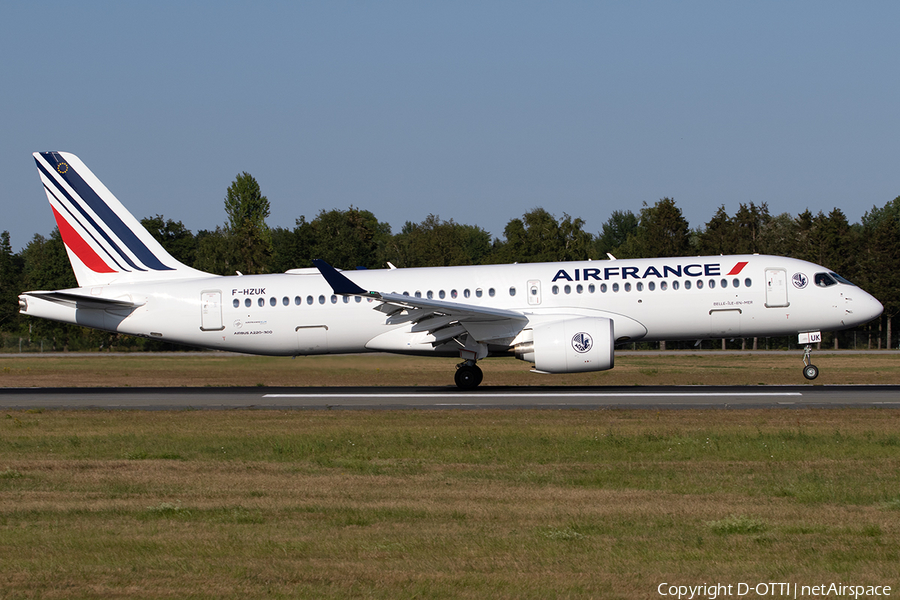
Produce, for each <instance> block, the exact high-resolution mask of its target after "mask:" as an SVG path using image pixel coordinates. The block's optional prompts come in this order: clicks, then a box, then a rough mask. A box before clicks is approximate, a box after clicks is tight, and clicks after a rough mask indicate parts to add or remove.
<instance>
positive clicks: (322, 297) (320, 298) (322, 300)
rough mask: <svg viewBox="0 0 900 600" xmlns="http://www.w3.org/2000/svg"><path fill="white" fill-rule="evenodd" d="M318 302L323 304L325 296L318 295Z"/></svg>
mask: <svg viewBox="0 0 900 600" xmlns="http://www.w3.org/2000/svg"><path fill="white" fill-rule="evenodd" d="M319 304H325V296H322V295H321V294H320V295H319Z"/></svg>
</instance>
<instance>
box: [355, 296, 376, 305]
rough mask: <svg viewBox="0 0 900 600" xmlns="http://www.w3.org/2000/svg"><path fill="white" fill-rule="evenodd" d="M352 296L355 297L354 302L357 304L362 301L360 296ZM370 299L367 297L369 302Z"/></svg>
mask: <svg viewBox="0 0 900 600" xmlns="http://www.w3.org/2000/svg"><path fill="white" fill-rule="evenodd" d="M353 297H354V298H356V303H357V304H359V303H360V302H362V297H360V296H353ZM371 301H372V299H371V298H369V302H371Z"/></svg>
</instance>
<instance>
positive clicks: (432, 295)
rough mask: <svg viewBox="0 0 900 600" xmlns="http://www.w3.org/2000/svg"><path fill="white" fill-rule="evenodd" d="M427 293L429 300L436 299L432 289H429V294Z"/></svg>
mask: <svg viewBox="0 0 900 600" xmlns="http://www.w3.org/2000/svg"><path fill="white" fill-rule="evenodd" d="M426 295H427V296H428V299H429V300H434V292H432V291H431V290H428V294H426Z"/></svg>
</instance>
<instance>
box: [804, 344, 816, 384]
mask: <svg viewBox="0 0 900 600" xmlns="http://www.w3.org/2000/svg"><path fill="white" fill-rule="evenodd" d="M810 354H812V344H807V345H806V350H805V351H804V352H803V376H804V377H806V378H807V379H810V380H812V379H815V378H816V377H818V376H819V367H817V366H816V365H813V364H810V362H809V356H810Z"/></svg>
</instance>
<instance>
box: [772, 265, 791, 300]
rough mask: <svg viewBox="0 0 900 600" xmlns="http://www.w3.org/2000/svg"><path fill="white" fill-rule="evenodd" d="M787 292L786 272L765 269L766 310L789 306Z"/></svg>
mask: <svg viewBox="0 0 900 600" xmlns="http://www.w3.org/2000/svg"><path fill="white" fill-rule="evenodd" d="M787 292H788V290H787V271H785V270H784V269H766V308H776V307H783V306H790V302H788V296H787Z"/></svg>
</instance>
